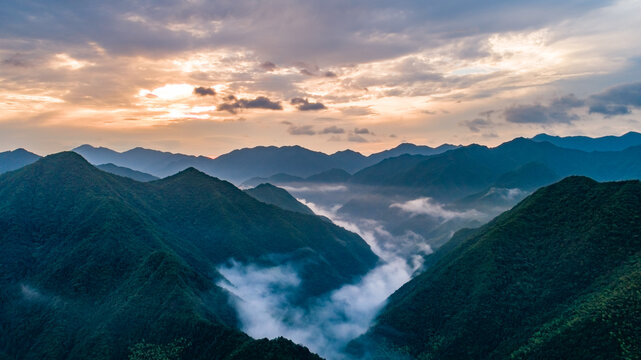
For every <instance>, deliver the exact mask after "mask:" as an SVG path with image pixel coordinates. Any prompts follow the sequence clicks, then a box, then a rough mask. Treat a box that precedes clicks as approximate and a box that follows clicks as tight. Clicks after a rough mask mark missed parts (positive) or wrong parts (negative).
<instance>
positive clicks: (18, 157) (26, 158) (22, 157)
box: [0, 149, 40, 174]
mask: <svg viewBox="0 0 641 360" xmlns="http://www.w3.org/2000/svg"><path fill="white" fill-rule="evenodd" d="M38 159H40V156H38V155H36V154H34V153H32V152H29V151H27V150H25V149H16V150H13V151H5V152H0V174H2V173H5V172H7V171H13V170H17V169H20V168H21V167H23V166H25V165H29V164H31V163H34V162H36V161H37V160H38Z"/></svg>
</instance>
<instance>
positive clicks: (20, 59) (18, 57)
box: [2, 54, 31, 67]
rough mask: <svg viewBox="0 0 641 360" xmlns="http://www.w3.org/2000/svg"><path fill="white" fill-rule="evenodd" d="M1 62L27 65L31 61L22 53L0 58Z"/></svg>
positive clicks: (20, 65)
mask: <svg viewBox="0 0 641 360" xmlns="http://www.w3.org/2000/svg"><path fill="white" fill-rule="evenodd" d="M2 64H4V65H10V66H16V67H29V66H31V63H30V62H29V60H28V59H27V57H26V56H25V55H23V54H13V55H11V56H9V57H8V58H6V59H4V60H2Z"/></svg>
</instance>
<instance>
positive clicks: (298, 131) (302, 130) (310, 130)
mask: <svg viewBox="0 0 641 360" xmlns="http://www.w3.org/2000/svg"><path fill="white" fill-rule="evenodd" d="M287 132H288V133H289V134H290V135H315V134H316V131H315V130H314V127H313V126H311V125H301V126H295V125H291V126H290V127H289V128H288V129H287Z"/></svg>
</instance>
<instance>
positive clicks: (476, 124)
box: [459, 118, 492, 133]
mask: <svg viewBox="0 0 641 360" xmlns="http://www.w3.org/2000/svg"><path fill="white" fill-rule="evenodd" d="M459 125H462V126H467V128H468V129H470V131H471V132H475V133H477V132H481V129H482V128H486V127H489V126H491V125H492V122H491V121H489V120H487V119H483V118H476V119H474V120H466V121H461V122H460V123H459Z"/></svg>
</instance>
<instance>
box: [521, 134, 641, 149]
mask: <svg viewBox="0 0 641 360" xmlns="http://www.w3.org/2000/svg"><path fill="white" fill-rule="evenodd" d="M532 140H533V141H537V142H544V141H546V142H549V143H551V144H554V145H556V146H558V147H563V148H568V149H576V150H582V151H621V150H625V149H627V148H629V147H632V146H641V134H639V133H637V132H633V131H631V132H628V133H625V134H623V135H621V136H612V135H610V136H603V137H598V138H591V137H587V136H566V137H561V136H551V135H547V134H539V135H536V136H535V137H533V138H532Z"/></svg>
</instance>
